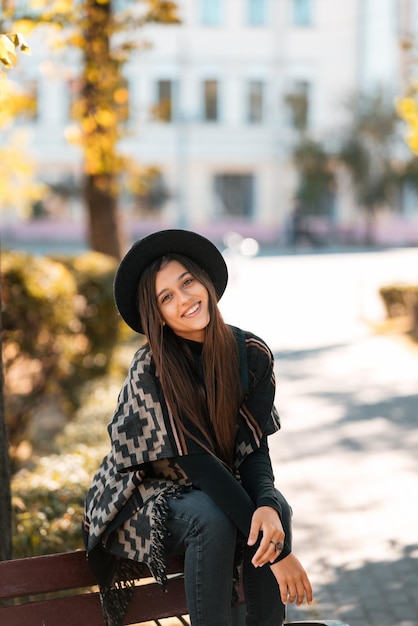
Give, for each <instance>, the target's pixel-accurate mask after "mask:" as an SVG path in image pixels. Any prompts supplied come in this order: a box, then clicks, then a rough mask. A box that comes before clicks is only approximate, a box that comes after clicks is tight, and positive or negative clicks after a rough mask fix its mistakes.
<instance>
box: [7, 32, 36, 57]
mask: <svg viewBox="0 0 418 626" xmlns="http://www.w3.org/2000/svg"><path fill="white" fill-rule="evenodd" d="M7 36H8V37H9V39H11V41H12V42H13V44H14V45H15V48H20V49H21V51H22V52H25V53H26V54H30V53H31V51H30V47H29V46H28V44H27V43H26V41H25V38H24V37H23V35H21V34H20V33H11V34H8V35H7Z"/></svg>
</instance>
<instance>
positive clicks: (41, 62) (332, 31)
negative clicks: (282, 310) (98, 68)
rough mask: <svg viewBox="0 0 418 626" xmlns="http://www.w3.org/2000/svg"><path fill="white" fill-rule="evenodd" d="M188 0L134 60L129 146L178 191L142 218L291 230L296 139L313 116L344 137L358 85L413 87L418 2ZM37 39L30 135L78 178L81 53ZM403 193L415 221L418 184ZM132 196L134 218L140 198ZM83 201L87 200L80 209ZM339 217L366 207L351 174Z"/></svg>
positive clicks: (314, 133)
mask: <svg viewBox="0 0 418 626" xmlns="http://www.w3.org/2000/svg"><path fill="white" fill-rule="evenodd" d="M122 4H123V3H122ZM178 5H179V12H180V16H181V18H182V23H181V24H180V25H174V26H152V27H151V26H150V27H147V29H146V30H144V32H141V33H140V37H141V38H142V37H143V38H144V39H147V40H148V41H149V43H150V44H151V45H150V46H149V47H147V48H146V49H144V50H142V51H138V52H136V53H134V54H133V55H132V57H131V59H130V61H129V62H128V64H127V65H126V66H125V71H124V73H125V79H126V84H127V87H128V90H129V119H128V120H127V131H128V133H127V136H126V138H125V139H124V140H123V142H122V144H121V148H122V150H123V151H124V152H125V153H127V154H129V155H131V156H132V157H134V158H135V159H136V160H137V161H138V162H140V163H143V164H145V165H152V166H156V167H157V168H159V170H160V172H161V180H160V184H161V185H162V186H163V187H164V189H165V191H166V192H167V200H166V201H165V202H164V203H163V205H162V206H160V207H159V208H158V210H155V211H154V212H153V211H148V212H147V214H146V215H145V214H144V215H142V217H141V219H142V220H143V221H144V220H145V221H146V220H147V219H149V220H154V219H155V220H159V221H161V222H162V223H164V224H169V225H173V226H181V227H190V228H196V229H200V230H206V231H207V232H208V233H217V232H218V231H219V232H220V231H222V232H224V231H225V230H238V231H239V232H241V233H242V234H244V235H246V236H248V235H253V236H256V237H258V238H260V239H264V240H265V241H267V242H272V243H273V242H277V241H280V239H281V238H282V239H283V237H284V233H285V231H286V224H288V221H289V216H290V213H291V210H292V206H293V202H294V194H295V190H296V187H297V181H298V173H297V170H296V169H295V166H294V164H293V161H292V149H293V147H294V145H295V143H296V142H297V140H298V137H299V133H300V127H301V123H302V125H303V128H304V129H305V131H306V132H308V133H309V136H310V137H312V138H314V139H315V140H318V141H323V142H325V143H326V144H329V145H332V142H333V141H334V140H335V137H336V136H338V133H339V131H340V129H341V128H343V127H344V125H347V124H348V123H349V117H350V112H349V110H348V109H347V106H346V103H347V100H348V99H349V98H352V97H353V96H355V94H359V93H360V92H364V91H371V90H373V89H378V88H384V89H385V91H386V92H387V93H389V94H391V95H392V96H393V97H395V96H396V95H397V94H399V93H400V92H401V90H402V81H403V80H404V78H405V72H404V63H405V59H404V58H403V56H402V52H401V47H400V40H401V38H402V36H403V35H404V34H405V32H406V31H407V30H408V29H412V30H413V28H414V24H415V23H416V16H417V7H416V5H417V2H416V0H340V1H339V2H335V1H332V0H178ZM32 47H33V56H32V57H31V59H30V60H28V59H26V58H25V62H24V63H20V65H19V68H18V69H17V71H16V77H17V80H21V81H22V82H26V84H29V85H33V89H34V90H36V93H37V100H38V105H37V115H36V117H35V118H33V119H32V120H29V121H26V122H25V124H24V126H25V128H26V130H27V132H28V137H29V145H30V148H31V150H32V153H33V154H34V156H35V157H36V160H37V162H38V164H39V170H40V173H41V175H42V176H43V177H44V178H45V179H46V180H48V181H50V182H53V183H56V184H58V183H60V181H65V180H71V181H73V182H75V184H76V185H77V182H78V181H79V180H80V177H81V154H80V152H79V151H78V149H77V148H75V147H74V146H71V145H69V144H68V142H67V139H66V137H67V136H68V135H69V134H71V126H72V124H73V121H72V120H71V114H70V110H71V106H70V105H71V101H72V97H73V96H74V90H75V89H76V85H77V79H78V76H79V67H80V66H79V63H78V59H77V55H76V54H75V53H73V54H72V53H70V52H69V51H68V50H67V51H65V52H62V53H54V54H53V55H51V53H50V52H48V50H47V48H46V47H45V46H44V45H43V46H42V47H41V46H39V48H38V46H37V45H36V43H35V44H33V45H32ZM29 61H30V62H29ZM301 118H302V119H301ZM405 198H406V200H405V203H406V205H407V211H406V212H407V213H408V215H409V216H410V219H412V220H415V217H416V214H417V211H416V210H415V206H416V202H415V199H416V195H415V194H414V193H413V192H411V193H409V195H408V194H405ZM121 208H122V210H124V211H125V212H126V214H127V216H128V217H129V215H132V219H133V220H135V219H136V217H137V214H135V209H133V208H132V205H131V204H130V202H129V201H128V200H127V201H126V203H125V204H124V203H122V207H121ZM77 210H78V209H77V207H76V204H75V205H74V207H73V212H75V213H74V215H76V213H77ZM402 211H403V208H402V207H400V213H402ZM398 217H399V216H398ZM398 217H397V219H398ZM332 219H333V222H334V224H337V225H339V226H341V227H342V228H345V229H346V230H347V229H350V228H353V229H355V227H356V224H357V223H358V221H359V219H360V217H359V215H358V211H357V207H356V205H355V201H354V199H353V194H352V193H350V189H349V185H348V186H347V184H346V182H345V181H344V180H341V181H340V183H339V188H338V190H337V193H336V196H335V202H334V205H333V215H332ZM401 221H402V220H401ZM414 223H416V222H414ZM417 238H418V234H417Z"/></svg>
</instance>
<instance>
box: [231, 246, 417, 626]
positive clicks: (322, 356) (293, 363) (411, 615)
mask: <svg viewBox="0 0 418 626" xmlns="http://www.w3.org/2000/svg"><path fill="white" fill-rule="evenodd" d="M229 265H230V272H231V281H230V286H229V291H228V292H227V294H226V295H225V296H224V297H225V300H223V301H221V305H222V306H221V308H222V309H223V313H224V317H225V319H226V321H228V322H230V323H234V324H236V325H238V326H241V327H245V328H249V329H250V330H252V331H253V332H256V333H257V334H259V335H260V336H262V337H263V338H264V339H266V341H267V342H268V343H269V345H270V347H271V348H272V350H273V352H274V354H275V360H276V377H277V395H276V405H277V407H278V409H279V413H280V414H281V418H282V431H281V432H280V433H279V434H277V435H275V436H274V437H273V438H271V440H270V448H271V456H272V461H273V465H274V471H275V476H276V483H277V485H278V486H279V487H280V488H281V489H282V490H283V492H284V493H285V495H286V496H287V497H288V499H289V501H290V503H291V504H292V507H293V509H294V550H295V553H296V554H297V555H298V557H299V558H300V559H301V560H302V562H303V564H304V565H305V567H306V569H307V570H308V571H309V574H310V577H311V580H312V582H313V585H314V591H315V602H314V604H313V606H312V607H302V608H300V609H296V608H295V607H291V608H290V609H289V618H291V619H293V620H296V619H304V618H306V617H307V616H308V617H310V618H316V619H326V618H328V619H331V618H332V619H340V620H342V621H346V622H347V623H348V624H350V626H418V501H417V496H418V428H417V425H418V395H417V394H418V348H415V347H414V346H412V344H409V343H408V342H407V341H406V340H403V339H402V338H400V337H396V336H393V335H392V336H391V335H382V334H376V333H375V332H374V331H373V329H372V326H371V324H370V322H373V323H376V322H378V321H379V319H380V320H381V319H383V317H384V311H383V307H382V304H381V302H380V300H379V297H378V293H377V290H378V287H379V286H380V285H381V284H387V283H389V282H392V281H414V282H416V281H417V280H418V278H417V268H418V251H416V250H412V249H410V250H394V251H388V252H382V253H369V254H353V255H339V254H335V255H326V254H324V255H295V256H293V257H292V256H289V257H270V258H267V257H264V258H263V257H260V258H256V259H253V260H238V259H229Z"/></svg>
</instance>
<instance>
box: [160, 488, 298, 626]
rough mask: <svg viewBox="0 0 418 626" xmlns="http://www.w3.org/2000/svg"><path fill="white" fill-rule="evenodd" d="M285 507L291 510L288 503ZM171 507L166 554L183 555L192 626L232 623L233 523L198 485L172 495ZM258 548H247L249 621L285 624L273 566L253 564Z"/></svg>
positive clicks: (256, 625)
mask: <svg viewBox="0 0 418 626" xmlns="http://www.w3.org/2000/svg"><path fill="white" fill-rule="evenodd" d="M280 495H281V494H280ZM286 506H287V509H288V510H289V511H290V509H289V507H288V505H287V503H286ZM169 507H170V513H169V517H168V520H167V528H168V531H169V536H168V537H167V538H166V541H165V543H166V549H167V554H168V555H173V554H184V556H185V589H186V597H187V605H188V610H189V614H190V619H191V623H192V626H231V598H232V584H233V568H234V556H235V545H236V538H237V530H236V527H235V525H234V524H233V523H232V521H231V520H230V519H229V518H228V517H227V516H226V515H225V514H224V513H223V511H222V510H221V509H220V508H219V507H218V506H217V505H216V504H215V503H214V502H213V501H212V500H211V498H209V496H207V495H206V494H205V493H204V492H202V491H199V490H197V489H192V490H191V491H189V492H187V493H185V494H184V495H183V496H182V497H181V498H178V499H170V501H169ZM282 522H283V526H284V530H285V533H286V542H287V543H290V541H291V537H290V536H289V537H288V533H289V535H290V528H288V529H286V526H287V525H288V524H287V520H284V519H282ZM285 522H286V523H285ZM288 523H289V524H290V513H289V515H288ZM255 550H256V547H254V546H252V547H246V548H245V551H244V563H243V583H244V591H245V599H246V605H247V618H246V623H247V626H281V624H282V623H283V620H284V614H285V607H284V605H283V603H282V601H281V599H280V593H279V587H278V585H277V581H276V579H275V577H274V575H273V574H272V572H271V570H270V567H269V565H265V566H264V567H258V568H256V567H254V566H253V565H252V564H251V558H252V556H253V555H254V552H255Z"/></svg>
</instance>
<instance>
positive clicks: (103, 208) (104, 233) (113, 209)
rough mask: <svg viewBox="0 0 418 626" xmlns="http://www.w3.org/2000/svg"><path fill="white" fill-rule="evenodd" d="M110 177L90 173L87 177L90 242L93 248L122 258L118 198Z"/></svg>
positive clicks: (86, 196)
mask: <svg viewBox="0 0 418 626" xmlns="http://www.w3.org/2000/svg"><path fill="white" fill-rule="evenodd" d="M110 179H111V176H110V175H107V176H103V175H101V176H94V175H90V176H87V178H86V187H85V199H86V203H87V210H88V217H89V243H90V246H91V248H92V250H95V251H96V252H102V253H103V254H107V255H109V256H113V257H115V258H116V259H121V258H122V248H123V246H122V236H121V232H120V224H119V219H118V207H117V199H116V197H115V196H114V194H112V193H111V191H110V189H111V180H110Z"/></svg>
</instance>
